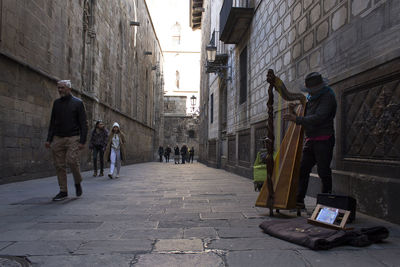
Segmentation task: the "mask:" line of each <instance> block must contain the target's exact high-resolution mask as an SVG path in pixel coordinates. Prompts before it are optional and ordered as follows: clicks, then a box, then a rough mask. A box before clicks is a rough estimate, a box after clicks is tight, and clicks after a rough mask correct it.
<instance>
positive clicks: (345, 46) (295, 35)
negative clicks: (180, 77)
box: [202, 0, 400, 222]
mask: <svg viewBox="0 0 400 267" xmlns="http://www.w3.org/2000/svg"><path fill="white" fill-rule="evenodd" d="M216 2H219V3H216ZM222 2H223V1H222V0H221V1H214V2H213V3H210V2H207V3H205V4H206V5H207V6H211V5H212V6H218V5H221V3H222ZM399 11H400V2H399V1H396V0H378V1H373V0H341V1H339V0H300V1H295V0H287V1H286V0H285V1H282V0H275V1H273V0H270V1H268V0H257V1H254V16H253V20H252V23H251V25H250V27H249V29H248V31H247V33H246V34H245V35H244V36H243V38H242V41H241V42H240V43H239V44H237V45H226V49H227V50H229V49H232V51H233V53H232V55H231V56H230V59H229V60H230V61H229V64H230V65H231V66H232V81H230V82H229V83H228V108H227V110H228V114H227V128H226V129H227V132H226V137H224V135H221V140H220V141H221V143H222V144H223V145H224V146H225V148H222V151H226V152H225V153H224V154H223V157H224V159H223V160H222V163H223V164H222V167H224V168H226V169H228V170H230V171H234V172H237V173H239V174H242V175H245V176H248V177H252V172H251V168H248V167H247V166H246V163H247V162H250V163H252V162H254V160H255V155H256V152H257V149H259V148H260V144H259V143H258V139H260V137H261V136H262V135H263V134H264V133H265V132H266V128H265V125H266V119H267V106H266V103H267V97H268V96H267V89H268V84H267V82H266V74H267V71H268V69H273V70H274V71H275V73H276V75H278V76H279V77H281V79H282V80H283V81H284V82H285V84H286V85H287V87H288V88H289V89H290V90H291V91H293V92H299V88H300V87H301V86H302V85H303V83H304V77H305V75H306V74H307V73H310V72H313V71H318V72H321V73H322V75H323V76H324V77H326V78H328V79H329V81H330V82H329V83H330V85H331V86H332V88H333V89H334V91H335V93H336V96H337V100H338V104H339V108H338V114H337V117H336V121H335V124H336V130H337V133H336V143H337V145H336V151H335V158H334V160H333V171H334V174H335V178H334V190H335V192H337V193H343V194H351V195H354V196H356V198H357V200H358V201H359V208H360V210H361V211H363V212H366V213H370V214H373V215H375V216H379V217H382V218H386V219H389V220H393V221H397V222H398V221H399V218H398V215H396V213H395V212H394V211H395V210H396V209H397V210H398V207H399V206H398V204H396V202H395V201H393V197H394V195H393V194H392V193H389V192H392V191H391V190H389V188H397V187H398V184H399V180H398V177H399V175H398V174H399V172H400V169H399V166H400V164H399V162H400V154H399V152H398V151H400V147H399V143H398V141H397V139H396V138H395V137H394V136H395V135H396V136H397V135H398V134H399V130H398V129H399V128H398V127H397V126H396V125H397V122H396V121H397V120H398V119H397V117H398V114H399V112H400V110H399V108H398V107H399V105H400V99H399V97H398V96H399V90H400V89H399V86H398V81H399V78H398V77H399V73H400V71H399V69H398V61H399V55H400V45H399V44H400V42H399V41H400V19H399V16H398V13H399ZM206 12H207V14H206V16H210V17H211V18H210V20H211V21H212V22H211V23H210V24H207V25H205V26H206V27H210V26H209V25H218V23H217V22H216V21H218V20H219V16H218V14H213V13H212V12H211V11H209V10H208V8H206ZM212 30H213V29H211V31H212ZM208 31H209V29H205V32H206V33H207V32H208ZM206 41H207V40H204V43H203V46H206V45H207V42H206ZM245 47H247V52H248V57H247V64H248V73H247V76H248V87H247V88H248V89H247V99H246V101H245V102H244V103H242V104H240V103H239V97H240V79H239V70H240V62H239V55H240V53H241V52H242V51H243V49H244V48H245ZM216 79H217V80H218V79H219V78H218V77H216V76H214V75H206V74H203V77H202V90H204V91H208V94H209V95H210V94H211V92H210V91H209V90H212V88H211V87H210V84H213V83H214V82H215V81H214V80H216ZM203 80H204V81H203ZM205 87H209V88H205ZM357 99H358V100H357ZM274 100H275V101H274V102H275V108H274V111H275V112H274V116H275V132H274V134H275V136H276V141H277V142H276V146H277V147H278V146H279V140H280V139H281V138H282V137H283V135H284V129H285V128H286V127H287V125H286V124H285V123H282V120H281V110H282V109H283V108H284V107H285V105H286V103H285V102H284V101H282V100H280V98H279V97H278V96H277V95H275V99H274ZM363 100H365V101H363ZM217 101H218V99H217ZM353 102H354V103H353ZM203 104H207V105H208V103H207V102H203ZM208 108H209V107H208ZM349 131H350V132H349ZM247 132H249V133H250V134H249V136H248V135H247ZM243 133H246V134H243ZM208 134H209V133H208ZM349 134H350V135H351V136H348V135H349ZM357 134H361V136H358V135H357ZM247 136H248V137H247ZM358 137H361V138H359V140H358ZM248 138H250V140H248ZM208 140H209V142H212V143H215V135H213V136H208ZM241 140H243V142H245V145H243V144H242V141H241ZM216 143H217V146H218V144H219V142H218V141H217V142H216ZM247 144H249V145H247ZM361 148H363V149H361ZM233 149H235V150H236V151H235V152H233V151H232V150H233ZM216 150H218V148H217V149H216ZM241 154H245V155H246V157H247V155H248V157H249V159H247V158H246V157H242V158H244V159H245V160H244V162H243V160H242V161H241V160H240V157H241ZM235 157H236V158H235ZM211 161H213V160H211ZM313 177H315V176H313ZM311 180H312V181H311V189H310V190H309V192H310V193H311V194H312V195H315V193H316V192H318V191H319V189H318V183H319V181H318V179H311ZM372 185H375V186H372ZM372 188H375V191H374V192H373V195H374V196H375V197H376V198H375V200H374V201H371V199H370V195H371V193H372Z"/></svg>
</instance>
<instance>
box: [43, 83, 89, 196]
mask: <svg viewBox="0 0 400 267" xmlns="http://www.w3.org/2000/svg"><path fill="white" fill-rule="evenodd" d="M57 89H58V93H59V94H60V98H58V99H56V100H55V101H54V103H53V108H52V110H51V117H50V125H49V131H48V134H47V141H46V143H45V147H46V148H50V149H51V152H52V155H53V160H54V165H55V168H56V173H57V178H58V185H59V187H60V192H59V193H58V194H57V195H56V196H55V197H53V201H59V200H63V199H65V198H66V197H68V186H67V165H68V166H69V167H70V169H71V172H72V175H73V177H74V183H75V192H76V196H77V197H79V196H81V195H82V185H81V182H82V176H81V173H80V166H79V165H80V162H79V151H80V150H82V149H84V147H85V143H86V136H87V133H88V127H87V121H86V111H85V106H84V104H83V102H82V100H81V99H79V98H77V97H75V96H73V95H72V94H71V90H72V85H71V81H70V80H60V81H58V82H57Z"/></svg>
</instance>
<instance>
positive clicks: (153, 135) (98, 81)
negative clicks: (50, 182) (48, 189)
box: [0, 0, 163, 182]
mask: <svg viewBox="0 0 400 267" xmlns="http://www.w3.org/2000/svg"><path fill="white" fill-rule="evenodd" d="M1 2H2V5H0V7H1V10H0V14H1V17H0V18H1V24H0V27H1V28H0V34H1V36H0V65H1V68H0V69H1V72H0V88H1V91H0V103H1V105H0V112H1V115H2V116H1V118H0V120H1V132H0V142H1V143H0V147H1V148H2V151H5V152H6V153H2V160H1V163H0V164H1V168H2V170H3V171H2V174H1V175H0V182H8V181H16V180H22V179H30V178H35V177H43V176H46V175H50V174H54V169H53V166H52V163H51V157H50V155H49V154H50V152H49V151H47V150H46V149H45V148H44V142H45V140H46V136H47V128H48V123H49V118H50V111H51V106H52V103H53V101H54V100H55V99H56V98H58V97H59V96H58V93H57V89H56V81H57V80H58V79H71V80H72V84H73V94H74V95H76V96H78V97H80V98H82V99H83V101H84V103H85V107H86V111H87V114H88V124H89V129H90V130H91V129H92V126H93V125H94V122H95V121H96V120H97V119H102V120H104V121H105V123H106V127H111V125H112V123H113V122H114V121H118V122H119V123H120V124H121V128H122V130H123V131H124V132H125V133H126V134H127V137H128V138H127V139H128V152H127V153H128V163H131V162H142V161H149V160H152V159H153V157H154V155H153V153H152V151H154V147H153V146H154V145H155V143H158V140H160V139H161V140H162V129H161V125H162V124H161V123H160V122H162V107H163V104H162V101H163V98H162V92H163V89H162V84H163V82H162V60H163V59H162V53H161V49H160V45H159V42H158V40H157V36H156V34H155V31H154V28H153V25H152V22H151V19H150V16H149V13H148V10H147V6H146V4H145V1H143V0H139V1H138V0H124V1H118V3H117V4H115V3H112V2H107V1H106V2H104V1H102V2H100V1H93V0H80V1H61V0H58V1H43V0H32V1H11V0H3V1H1ZM115 18H118V19H115ZM130 21H138V22H140V26H139V27H136V26H130V24H129V22H130ZM145 52H146V53H145ZM139 77H140V78H139ZM156 122H157V123H156ZM156 140H157V141H156ZM88 153H89V152H88V151H87V150H86V151H83V153H82V154H83V155H82V166H83V168H84V169H87V168H90V166H91V163H88V162H87V157H88Z"/></svg>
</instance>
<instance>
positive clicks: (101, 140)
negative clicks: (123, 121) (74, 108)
mask: <svg viewBox="0 0 400 267" xmlns="http://www.w3.org/2000/svg"><path fill="white" fill-rule="evenodd" d="M107 140H108V131H107V129H105V128H104V129H103V130H100V131H96V129H93V131H92V135H91V137H90V143H89V149H93V148H94V147H95V146H101V147H103V149H106V146H107Z"/></svg>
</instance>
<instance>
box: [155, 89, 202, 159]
mask: <svg viewBox="0 0 400 267" xmlns="http://www.w3.org/2000/svg"><path fill="white" fill-rule="evenodd" d="M164 111H165V115H164V127H163V129H164V139H163V142H160V143H159V145H160V146H163V147H164V148H165V147H167V145H169V146H170V147H171V149H172V148H173V147H174V146H175V145H178V146H179V147H182V145H186V146H187V147H188V148H191V147H194V151H195V158H197V157H198V153H199V119H198V117H197V116H187V115H186V96H164ZM157 148H158V146H157Z"/></svg>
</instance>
